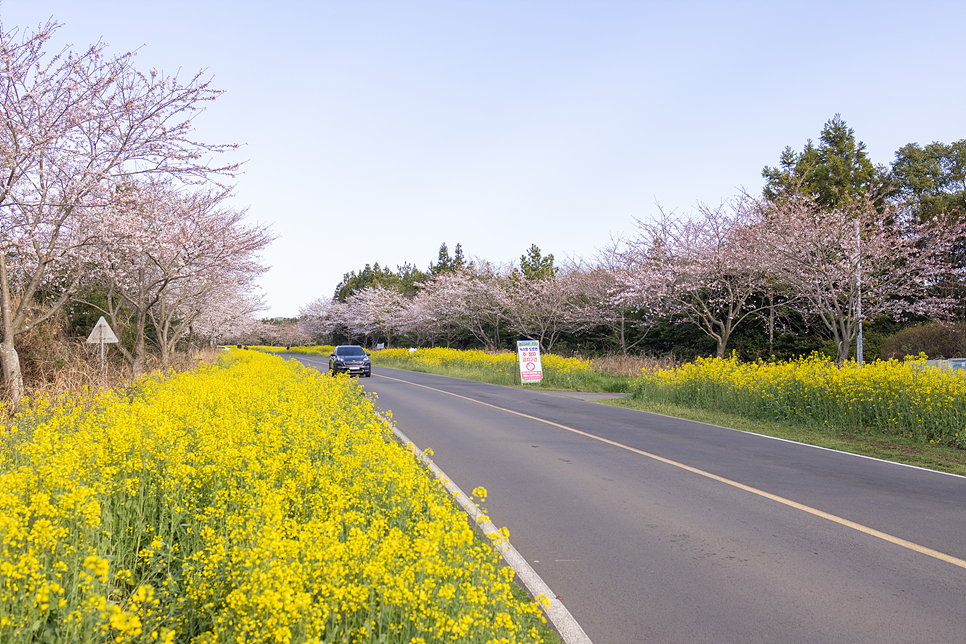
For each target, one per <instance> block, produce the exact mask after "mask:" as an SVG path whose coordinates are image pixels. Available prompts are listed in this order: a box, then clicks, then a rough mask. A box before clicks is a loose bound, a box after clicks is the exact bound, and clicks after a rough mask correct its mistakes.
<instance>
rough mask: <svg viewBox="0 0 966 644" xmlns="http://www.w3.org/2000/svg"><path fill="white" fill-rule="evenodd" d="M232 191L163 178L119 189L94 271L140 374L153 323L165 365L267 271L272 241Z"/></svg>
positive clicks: (114, 323)
mask: <svg viewBox="0 0 966 644" xmlns="http://www.w3.org/2000/svg"><path fill="white" fill-rule="evenodd" d="M230 194H231V193H230V191H228V190H207V191H206V190H197V189H185V188H184V187H180V188H179V186H177V185H176V184H175V183H174V182H173V181H172V180H171V179H169V178H163V177H162V178H149V179H145V180H137V181H132V180H128V181H125V182H123V183H121V184H119V185H118V186H117V188H116V189H115V191H114V196H113V199H112V202H111V207H110V210H109V213H110V216H111V221H112V222H113V224H114V225H113V226H111V227H110V228H109V229H105V230H104V231H103V232H102V234H101V235H100V236H99V239H98V243H97V248H98V249H99V250H100V251H101V255H100V257H99V258H98V261H97V262H96V264H95V265H94V267H93V272H94V273H95V275H97V276H98V277H99V279H100V281H101V282H102V283H103V285H104V288H105V289H106V292H107V313H108V314H109V316H110V318H111V325H112V327H113V328H114V329H118V330H120V329H121V328H122V327H123V326H124V324H123V322H127V323H128V324H127V325H128V326H130V328H131V329H132V331H133V336H134V341H133V346H132V348H131V349H130V350H128V349H127V348H126V347H125V346H124V344H123V343H121V344H119V345H118V347H119V349H120V350H121V352H122V353H123V354H124V356H125V358H126V359H127V360H128V362H129V364H130V366H131V371H132V375H133V376H134V377H137V376H138V375H140V374H141V373H142V372H143V370H144V359H145V328H146V325H147V322H148V320H150V321H151V323H152V324H153V326H154V328H155V340H156V342H157V344H158V348H159V349H160V352H161V362H162V364H163V365H167V364H168V363H169V361H170V356H171V354H172V352H173V350H174V347H175V345H176V343H177V342H178V340H179V338H181V337H182V336H184V335H185V333H186V332H190V330H191V329H192V328H193V327H192V325H193V324H194V321H195V320H196V319H197V318H198V317H199V316H202V315H205V314H206V313H207V312H208V310H209V309H215V308H221V309H223V310H224V309H225V304H226V300H228V299H230V298H232V297H237V298H238V299H239V301H240V302H244V301H246V300H247V299H249V298H247V297H246V292H247V291H249V290H250V289H251V287H252V285H253V281H254V279H255V278H256V277H257V276H258V275H259V274H261V273H262V272H264V270H265V267H264V266H262V265H261V263H260V261H259V259H258V253H259V252H261V251H262V250H263V249H264V248H265V247H266V246H267V245H268V243H269V242H270V241H271V240H272V236H271V234H270V232H269V231H268V229H267V228H266V227H265V226H249V225H246V224H245V223H244V221H243V219H244V217H245V211H239V210H236V209H233V208H230V207H227V206H226V205H225V201H226V200H227V199H228V197H229V196H230ZM242 308H248V307H247V306H244V307H242ZM122 318H124V319H123V320H122ZM208 319H209V321H212V320H214V319H215V318H214V317H212V316H208Z"/></svg>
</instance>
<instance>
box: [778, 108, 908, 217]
mask: <svg viewBox="0 0 966 644" xmlns="http://www.w3.org/2000/svg"><path fill="white" fill-rule="evenodd" d="M761 175H762V176H763V177H764V178H765V180H766V183H765V189H764V194H765V198H766V199H768V200H769V201H776V200H779V199H781V198H782V197H784V196H787V195H790V194H804V195H806V196H809V197H814V198H815V199H816V203H817V204H818V205H819V206H823V207H836V206H841V205H845V204H847V203H850V202H852V201H855V200H856V199H857V198H860V197H863V196H864V195H871V196H873V197H875V198H876V201H877V202H880V203H881V199H882V198H884V197H885V196H886V194H885V190H886V185H887V184H888V179H889V174H888V171H887V169H886V168H885V167H883V166H875V165H873V164H872V161H870V160H869V157H868V155H867V154H866V152H865V144H864V143H862V142H861V141H856V139H855V132H854V131H853V130H852V128H850V127H848V126H847V125H846V124H845V121H843V120H842V117H841V115H839V114H836V115H835V116H834V117H833V118H832V119H831V120H829V121H828V122H826V123H825V127H824V128H823V129H822V134H821V136H820V137H819V143H818V145H815V144H814V143H812V141H811V139H809V141H808V142H806V144H805V148H804V149H803V150H802V152H801V153H798V154H796V153H795V152H794V151H793V150H792V148H791V147H790V146H789V147H786V148H785V150H784V151H783V152H782V154H781V158H780V160H779V165H778V167H775V168H772V167H768V166H765V169H764V170H762V172H761Z"/></svg>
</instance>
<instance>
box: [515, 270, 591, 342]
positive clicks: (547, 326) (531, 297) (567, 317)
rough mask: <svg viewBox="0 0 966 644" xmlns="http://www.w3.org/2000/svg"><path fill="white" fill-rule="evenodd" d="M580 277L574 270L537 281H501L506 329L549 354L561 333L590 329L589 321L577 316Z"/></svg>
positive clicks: (517, 279) (519, 278) (528, 279)
mask: <svg viewBox="0 0 966 644" xmlns="http://www.w3.org/2000/svg"><path fill="white" fill-rule="evenodd" d="M581 277H582V276H581V275H580V273H579V271H576V270H561V271H560V272H559V273H557V274H556V275H553V274H551V275H549V276H547V277H544V278H537V279H530V278H527V277H524V276H522V275H520V274H519V273H515V274H513V275H511V276H510V277H509V278H508V279H507V280H506V281H505V289H506V316H507V325H508V327H509V329H510V330H511V331H514V332H515V333H518V334H520V335H522V336H523V337H526V338H529V339H530V340H537V341H538V342H539V343H540V348H541V350H543V351H547V352H549V351H550V350H551V349H553V346H554V344H556V342H557V340H558V339H560V336H561V335H562V334H564V333H572V332H576V331H580V330H583V329H586V328H588V327H590V326H592V325H593V320H588V319H586V318H583V317H582V316H580V315H579V314H578V313H579V310H578V306H577V305H578V301H579V298H580V297H581V294H582V290H581V286H582V279H581Z"/></svg>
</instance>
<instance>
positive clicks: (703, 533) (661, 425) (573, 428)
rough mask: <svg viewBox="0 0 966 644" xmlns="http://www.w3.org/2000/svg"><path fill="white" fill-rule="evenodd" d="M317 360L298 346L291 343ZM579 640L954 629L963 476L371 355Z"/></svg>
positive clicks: (839, 637)
mask: <svg viewBox="0 0 966 644" xmlns="http://www.w3.org/2000/svg"><path fill="white" fill-rule="evenodd" d="M299 359H300V360H301V361H302V362H303V363H305V364H307V365H312V366H316V367H318V368H321V369H323V370H324V369H325V362H324V361H323V360H320V359H316V358H306V357H300V358H299ZM360 384H362V385H363V386H364V387H365V388H366V389H367V390H371V391H375V392H376V393H377V395H378V400H377V401H376V404H377V406H378V407H379V408H381V409H383V410H390V411H391V412H392V417H393V419H394V421H395V422H396V424H397V426H398V427H399V429H400V430H402V431H403V432H404V433H405V434H406V435H407V436H408V437H409V438H410V439H411V440H412V441H413V442H415V444H416V445H417V446H418V447H420V448H422V449H426V448H432V450H433V452H434V456H433V459H434V461H435V462H436V464H437V465H439V467H441V468H442V469H443V471H444V472H446V473H447V474H448V475H449V476H450V477H451V478H452V479H453V480H454V481H455V482H456V483H457V485H459V486H460V487H462V488H463V489H464V490H472V489H473V488H474V487H476V486H483V487H485V488H486V489H487V490H488V492H489V499H488V500H487V502H486V504H485V506H486V507H487V509H488V512H489V515H490V517H491V518H492V520H493V522H494V523H495V524H496V525H497V526H507V527H508V528H509V531H510V541H511V542H512V543H513V545H514V546H515V547H516V548H517V550H519V551H520V553H521V554H522V555H523V557H524V558H526V559H527V560H528V561H530V562H531V564H532V565H533V567H534V569H535V570H536V571H537V573H539V574H540V576H541V577H542V578H543V579H544V580H545V581H546V582H547V583H548V584H549V586H550V588H551V589H553V591H554V592H555V593H556V594H557V595H559V596H560V598H561V599H562V601H563V603H564V604H565V605H566V606H567V608H568V609H569V610H570V612H571V613H572V614H573V615H574V617H575V618H576V619H577V621H578V622H579V623H580V624H581V626H582V627H583V629H584V630H585V631H586V633H587V635H588V636H589V637H590V638H591V640H593V642H594V643H595V644H611V643H618V642H620V643H624V642H626V643H652V642H653V643H670V642H681V643H688V644H694V643H702V642H715V643H718V642H734V643H736V644H737V643H741V644H751V643H755V642H772V643H781V644H792V643H796V642H801V643H803V644H805V643H808V644H818V643H823V642H828V643H834V644H846V643H850V642H868V643H875V644H883V643H890V642H909V643H916V644H919V643H926V642H942V643H943V644H953V643H957V642H966V478H964V477H958V476H953V475H948V474H941V473H936V472H930V471H927V470H921V469H917V468H911V467H906V466H901V465H896V464H892V463H886V462H882V461H877V460H873V459H867V458H862V457H857V456H852V455H847V454H842V453H839V452H834V451H830V450H823V449H820V448H815V447H809V446H805V445H800V444H797V443H791V442H787V441H780V440H775V439H771V438H767V437H761V436H757V435H753V434H746V433H742V432H737V431H734V430H730V429H726V428H721V427H715V426H711V425H704V424H701V423H694V422H690V421H685V420H680V419H675V418H669V417H666V416H660V415H656V414H648V413H644V412H638V411H633V410H628V409H622V408H617V407H609V406H606V405H600V404H596V403H593V402H586V401H583V400H580V399H578V398H575V397H573V396H568V395H565V394H562V393H555V392H546V391H535V390H521V389H513V388H507V387H498V386H494V385H487V384H482V383H475V382H470V381H465V380H459V379H454V378H445V377H441V376H432V375H427V374H421V373H412V372H407V371H399V370H393V369H385V368H380V367H375V368H374V369H373V376H372V378H371V379H367V380H361V381H360Z"/></svg>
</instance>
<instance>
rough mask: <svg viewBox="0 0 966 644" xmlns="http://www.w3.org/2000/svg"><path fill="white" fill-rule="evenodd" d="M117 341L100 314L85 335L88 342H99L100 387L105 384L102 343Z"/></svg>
mask: <svg viewBox="0 0 966 644" xmlns="http://www.w3.org/2000/svg"><path fill="white" fill-rule="evenodd" d="M116 342H117V336H116V335H114V331H112V330H111V327H110V325H108V323H107V320H105V319H104V316H103V315H102V316H101V318H100V319H99V320H98V321H97V324H95V325H94V330H93V331H91V334H90V335H89V336H87V343H88V344H99V345H101V387H104V386H106V382H105V381H106V380H107V375H106V369H105V367H104V344H105V343H106V344H113V343H116Z"/></svg>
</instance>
